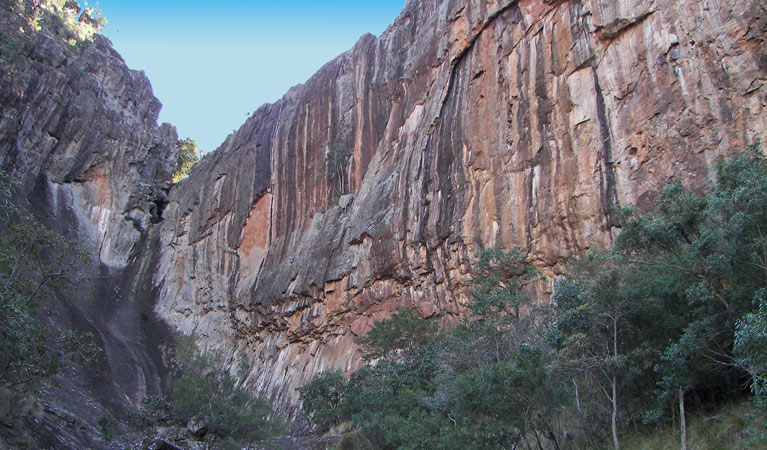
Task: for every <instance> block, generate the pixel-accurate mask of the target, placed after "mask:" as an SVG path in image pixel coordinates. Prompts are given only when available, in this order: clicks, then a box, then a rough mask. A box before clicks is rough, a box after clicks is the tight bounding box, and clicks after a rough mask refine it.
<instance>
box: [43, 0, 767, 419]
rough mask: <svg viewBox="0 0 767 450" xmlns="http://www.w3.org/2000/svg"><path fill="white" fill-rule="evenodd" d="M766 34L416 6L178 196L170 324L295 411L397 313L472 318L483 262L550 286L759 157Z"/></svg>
mask: <svg viewBox="0 0 767 450" xmlns="http://www.w3.org/2000/svg"><path fill="white" fill-rule="evenodd" d="M766 37H767V6H766V4H765V2H764V1H762V0H754V1H746V2H743V1H736V0H705V1H694V2H693V1H690V2H676V1H672V0H519V1H516V0H513V1H511V0H492V1H484V0H482V1H479V0H435V1H432V0H429V1H427V0H412V1H408V3H407V5H406V6H405V8H404V10H403V12H402V13H401V15H400V16H399V17H398V18H397V19H396V20H395V22H394V23H393V24H392V25H391V26H390V27H389V28H388V29H387V30H386V31H385V32H384V33H383V34H382V35H381V36H380V37H377V38H376V37H374V36H370V35H367V36H364V37H362V38H361V39H360V40H359V41H358V42H357V44H356V45H355V46H354V48H352V49H351V50H349V51H348V52H346V53H344V54H342V55H341V56H339V57H337V58H336V59H334V60H333V61H331V62H329V63H328V64H327V65H325V66H324V67H323V68H322V69H321V70H320V71H319V72H318V73H317V74H316V75H314V76H313V77H312V78H311V79H310V80H308V81H307V82H306V84H304V85H300V86H297V87H295V88H293V89H292V90H290V91H289V92H288V93H287V94H286V95H285V96H284V97H283V98H282V99H281V100H279V101H277V102H276V103H274V104H271V105H265V106H263V107H261V108H260V109H259V110H258V111H257V112H256V113H254V114H253V116H252V117H251V118H250V119H248V120H247V122H246V123H245V124H244V125H243V126H242V127H241V128H240V129H239V130H238V131H237V132H236V133H234V134H232V135H231V136H229V137H228V138H227V140H226V141H225V142H224V144H223V145H222V146H221V147H220V148H219V149H218V150H217V151H215V152H213V153H212V154H209V155H207V156H206V157H205V158H204V159H203V161H202V162H200V163H199V164H198V165H197V166H196V168H195V169H194V171H193V172H192V174H191V175H190V177H189V178H188V179H187V180H186V181H183V182H182V183H180V184H179V185H178V186H176V187H174V188H173V189H172V190H171V192H170V195H169V201H170V203H169V205H168V207H167V209H166V212H165V218H166V220H165V221H164V222H163V224H162V231H161V236H160V245H161V247H160V260H159V261H160V262H159V268H158V270H157V272H156V276H155V283H156V286H157V287H158V295H159V296H158V302H157V306H156V311H158V312H159V313H160V315H161V316H162V317H163V318H164V319H165V320H167V321H168V322H169V323H170V324H172V325H173V326H174V327H175V328H177V329H178V330H181V331H182V332H184V333H187V334H191V333H195V334H197V335H198V336H200V337H201V338H202V339H201V341H200V343H201V344H202V345H203V346H204V347H207V348H217V349H220V350H223V351H224V353H225V354H226V355H229V356H230V358H229V361H230V367H231V368H232V370H233V371H234V370H236V368H237V367H239V366H240V364H241V363H242V361H244V362H245V363H246V366H247V367H248V368H247V371H248V372H247V383H248V384H249V385H250V386H252V387H253V388H255V389H264V390H266V391H267V392H268V393H269V394H270V395H271V396H272V397H273V398H275V399H276V400H278V401H279V402H280V404H281V405H282V406H283V407H284V408H289V407H291V406H295V405H296V402H297V393H296V391H295V390H294V389H295V388H296V387H298V386H300V385H301V384H303V383H304V382H306V381H308V380H309V379H310V378H311V377H312V375H313V374H315V373H316V372H318V371H321V370H323V369H327V368H330V367H335V368H339V369H342V370H344V371H346V372H347V373H348V372H349V371H351V370H354V369H356V368H358V367H359V366H360V364H361V360H360V358H359V355H358V353H357V351H356V348H355V344H354V343H353V339H354V337H355V336H357V335H360V334H363V333H365V332H366V331H367V330H368V329H369V328H370V326H371V324H372V322H373V321H375V320H377V319H381V318H383V317H386V316H387V315H388V314H390V313H391V312H392V311H393V310H394V309H395V308H396V307H397V306H400V305H414V306H417V307H418V308H419V309H420V310H421V312H422V313H423V315H424V316H433V315H434V314H437V313H442V316H441V317H443V319H442V320H444V321H451V320H454V319H455V318H456V317H457V316H459V315H460V314H461V313H462V311H463V310H464V308H465V304H466V302H468V301H469V296H468V294H467V282H468V281H469V280H470V273H469V269H470V266H471V262H472V257H473V255H474V254H475V253H476V252H477V250H479V249H481V248H485V247H489V246H504V247H510V246H514V245H523V246H526V247H529V248H530V249H531V252H532V254H533V255H534V257H535V259H536V261H537V263H538V264H539V265H540V266H541V267H542V268H544V269H545V271H546V272H547V273H548V274H550V275H551V274H557V273H558V272H560V271H561V269H562V267H563V263H564V261H565V259H566V258H567V257H568V256H570V255H572V254H574V253H576V252H579V251H581V250H583V249H586V248H589V247H591V246H605V245H608V243H609V242H610V239H611V237H612V236H613V234H614V233H615V231H616V230H615V226H616V225H617V221H616V218H615V208H617V207H619V206H621V205H628V204H634V203H636V204H639V205H640V207H642V206H643V205H647V204H649V201H650V200H651V199H650V197H651V196H652V193H653V192H656V191H657V190H658V189H659V188H661V187H662V186H663V185H664V184H666V183H668V182H669V181H671V180H682V181H683V182H684V183H685V184H687V185H690V186H693V187H696V188H701V187H703V186H704V185H705V184H706V182H707V181H708V180H709V179H710V178H711V177H712V174H713V169H714V166H715V162H716V161H717V160H718V159H720V158H721V157H722V156H723V155H726V154H731V153H736V152H740V151H742V150H743V149H744V148H745V147H746V146H747V145H749V144H751V143H754V142H756V141H757V140H759V139H761V140H762V141H763V142H765V141H767V87H765V83H767V42H765V38H766ZM55 173H67V171H65V170H61V171H58V172H55ZM59 179H61V180H62V181H63V180H65V179H64V178H59ZM116 259H118V260H119V258H116ZM542 289H543V290H545V289H547V287H546V286H542Z"/></svg>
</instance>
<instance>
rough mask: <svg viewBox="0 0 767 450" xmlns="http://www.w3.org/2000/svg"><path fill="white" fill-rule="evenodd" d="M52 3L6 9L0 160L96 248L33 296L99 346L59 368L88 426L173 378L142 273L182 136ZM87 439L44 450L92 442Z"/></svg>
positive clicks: (136, 76) (140, 85) (62, 396)
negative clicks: (81, 362) (98, 351)
mask: <svg viewBox="0 0 767 450" xmlns="http://www.w3.org/2000/svg"><path fill="white" fill-rule="evenodd" d="M22 4H23V8H25V9H24V11H25V13H24V14H21V13H20V11H21V9H20V8H21V6H19V5H22ZM52 5H53V3H47V2H31V1H25V2H15V1H14V2H3V4H2V6H1V7H0V28H1V29H0V31H1V32H2V36H1V37H2V40H1V41H0V50H1V52H0V112H1V114H0V165H1V166H2V170H3V171H4V172H5V173H7V174H9V175H11V176H12V177H13V178H15V179H17V180H19V181H20V182H21V184H20V185H19V186H18V189H17V190H16V193H17V197H18V198H17V200H19V202H20V203H22V206H23V207H24V208H25V209H27V210H29V211H32V212H34V213H35V214H36V215H37V216H38V217H39V218H40V219H41V220H42V221H43V222H45V223H46V224H47V225H49V226H50V227H52V228H53V229H55V230H57V231H59V232H61V233H63V234H65V235H66V236H67V237H69V238H71V239H73V240H76V241H77V242H78V243H79V244H81V248H82V249H83V250H84V251H85V252H86V253H87V254H88V256H89V257H90V258H89V259H88V261H86V262H83V261H80V260H78V259H76V258H74V257H73V260H72V263H73V264H77V266H76V269H77V271H78V272H79V276H78V278H77V279H76V280H73V283H72V285H71V286H68V287H65V288H62V289H58V290H56V292H47V293H46V295H47V296H48V297H50V298H47V299H44V300H45V301H42V302H41V303H43V306H44V308H43V311H42V315H43V320H45V321H46V322H47V323H49V324H51V326H57V327H61V328H64V329H67V328H70V327H74V328H76V329H80V330H83V331H91V332H93V334H94V335H95V336H96V340H97V343H98V344H99V345H100V346H101V347H102V348H103V350H104V352H103V357H102V359H101V360H100V361H99V363H98V364H97V365H96V366H94V367H90V368H79V369H78V371H77V372H67V373H66V374H64V375H63V376H62V377H61V380H59V381H61V388H60V389H58V391H57V393H56V396H57V399H58V400H60V401H61V406H62V407H63V408H66V409H67V410H68V411H69V413H71V414H73V415H74V416H75V417H77V418H78V420H82V421H84V422H88V423H90V424H91V426H92V425H93V424H94V423H95V421H96V418H98V417H99V415H101V414H104V413H106V412H107V409H105V407H109V409H111V410H112V411H113V412H115V413H117V412H118V411H120V410H121V409H122V408H125V407H129V406H131V405H132V404H133V403H134V402H136V401H138V400H140V399H141V398H143V397H144V396H145V395H147V394H148V393H157V392H158V391H159V390H160V389H161V386H162V384H163V383H164V382H167V377H166V374H167V369H165V368H164V366H163V355H162V347H161V344H163V342H165V341H166V340H167V339H166V338H167V336H168V335H169V333H170V330H169V329H168V328H167V327H166V326H165V325H164V324H163V323H162V322H161V321H159V320H157V319H156V318H155V316H154V314H153V311H152V307H153V304H154V293H153V292H152V284H151V272H150V270H149V269H150V267H151V266H152V262H153V258H154V253H153V252H152V249H153V248H155V247H153V246H152V242H153V241H155V240H156V237H157V234H156V233H153V229H155V228H154V226H153V223H156V222H159V221H160V220H161V215H162V210H163V208H164V206H165V204H166V202H167V191H168V189H169V187H170V177H171V173H172V171H173V169H174V165H175V159H176V152H177V150H176V147H175V144H176V140H177V136H176V131H175V129H174V128H173V127H172V126H170V125H167V124H165V125H162V126H158V125H157V116H158V113H159V110H160V107H161V105H160V103H159V101H158V100H157V99H156V98H155V97H154V96H153V94H152V90H151V86H150V84H149V81H148V80H147V78H146V77H145V76H144V74H143V73H142V72H137V71H132V70H129V69H128V68H127V67H126V65H125V62H124V61H123V59H122V58H121V57H120V55H118V54H117V52H115V50H114V49H113V48H112V46H111V43H110V42H109V41H108V40H107V39H106V38H103V37H101V36H99V35H93V36H90V34H89V33H85V31H87V30H88V29H89V27H91V26H90V25H88V24H86V25H82V15H81V16H79V17H80V19H81V21H80V22H81V23H80V25H73V24H77V19H78V15H77V14H78V13H79V8H77V4H76V2H66V6H64V10H63V11H55V10H54V9H51V8H54V7H53V6H52ZM91 20H92V19H91ZM37 28H39V30H38V29H37ZM91 28H92V27H91ZM148 274H149V277H147V275H148ZM147 279H148V280H149V282H148V283H145V281H147ZM75 281H76V282H75ZM56 297H59V299H58V301H57V300H56ZM64 299H72V300H73V301H72V302H71V303H69V302H65V301H62V300H64ZM49 416H51V415H50V414H49ZM51 417H53V416H51ZM35 420H37V419H35ZM41 420H42V419H41ZM51 423H52V424H55V423H56V421H55V420H53V418H52V419H51ZM53 426H54V425H51V427H53ZM48 428H50V427H48ZM48 428H45V430H47V429H48ZM72 428H73V429H74V428H77V429H78V430H79V429H82V427H79V426H78V427H72ZM51 429H52V428H51ZM45 433H46V432H44V431H43V430H42V429H41V430H40V436H42V435H43V434H45ZM67 433H68V432H67ZM73 433H75V435H76V434H77V430H75V431H73ZM48 434H49V435H50V436H53V437H51V439H53V438H56V439H58V437H55V436H56V433H53V432H51V433H48ZM32 435H33V436H34V435H35V433H34V432H33V433H32ZM40 436H38V437H40ZM50 436H49V437H50ZM60 436H65V433H63V432H62V433H60ZM66 436H69V435H68V434H66ZM73 436H74V435H73ZM83 436H85V435H84V434H83V433H80V438H82V439H85V440H81V441H80V443H79V444H78V443H77V442H74V443H72V442H69V441H67V442H66V443H64V442H63V441H62V442H61V443H59V444H56V445H53V444H49V443H46V442H47V441H45V442H44V441H39V442H38V444H39V445H40V447H38V448H49V446H50V445H53V446H54V447H56V448H93V446H92V443H91V441H89V440H88V439H92V438H93V436H90V437H88V436H85V437H83ZM40 439H42V437H40ZM72 439H75V440H76V439H78V438H77V436H74V437H72ZM0 440H1V439H0ZM33 446H34V445H33ZM51 448H52V447H51Z"/></svg>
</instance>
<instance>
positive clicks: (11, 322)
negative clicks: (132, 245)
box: [0, 178, 100, 412]
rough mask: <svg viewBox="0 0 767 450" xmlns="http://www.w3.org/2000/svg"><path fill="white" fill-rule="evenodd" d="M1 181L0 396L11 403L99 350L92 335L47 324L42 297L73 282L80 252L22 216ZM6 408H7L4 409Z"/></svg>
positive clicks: (32, 393) (7, 186)
mask: <svg viewBox="0 0 767 450" xmlns="http://www.w3.org/2000/svg"><path fill="white" fill-rule="evenodd" d="M11 197H12V188H11V186H10V184H9V183H8V181H7V180H6V179H5V178H2V179H0V380H2V381H0V399H2V401H3V403H5V404H6V405H9V406H11V408H10V409H13V408H14V407H13V405H14V404H16V403H17V402H19V401H20V400H22V399H23V398H25V397H28V396H31V397H32V398H37V397H38V396H39V395H40V388H41V386H42V384H43V382H44V381H45V380H46V379H48V378H49V377H51V376H52V375H55V374H58V373H61V372H62V371H63V370H64V369H65V368H67V367H69V365H70V364H71V363H72V362H73V361H75V360H81V361H85V362H90V361H93V360H95V359H96V357H97V356H98V355H99V352H100V349H99V348H98V346H96V345H95V344H94V343H93V341H92V338H93V336H92V335H91V334H90V333H80V332H77V331H72V330H58V329H50V328H47V327H45V326H44V325H43V324H41V323H40V321H39V320H38V318H37V314H38V312H37V310H38V307H39V300H40V297H41V296H42V295H43V294H47V293H50V290H51V289H53V288H57V287H61V286H63V285H64V284H65V283H67V282H70V281H71V279H72V273H71V272H70V270H71V268H72V267H73V265H72V264H71V262H70V261H69V260H67V259H66V258H70V257H72V255H78V254H79V252H77V250H76V249H75V248H74V246H73V244H71V243H70V242H68V241H66V240H65V239H64V238H63V237H62V236H60V235H58V234H57V233H55V232H53V231H51V230H50V229H48V228H46V227H44V226H43V225H41V224H40V223H39V222H38V221H37V220H36V219H35V218H34V217H32V216H29V215H24V214H22V213H21V211H20V210H19V208H18V207H17V206H16V205H15V204H14V203H13V202H12V200H11ZM6 412H8V411H6Z"/></svg>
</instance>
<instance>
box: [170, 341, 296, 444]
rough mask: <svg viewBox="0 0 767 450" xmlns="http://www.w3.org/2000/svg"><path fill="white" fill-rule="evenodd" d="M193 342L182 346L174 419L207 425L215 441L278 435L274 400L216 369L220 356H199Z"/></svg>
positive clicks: (242, 440)
mask: <svg viewBox="0 0 767 450" xmlns="http://www.w3.org/2000/svg"><path fill="white" fill-rule="evenodd" d="M193 348H194V346H193V344H192V343H191V342H186V343H184V345H181V346H180V351H181V354H180V357H179V362H180V363H181V376H180V377H179V378H177V379H176V380H174V381H173V394H172V395H171V405H172V406H171V410H172V415H173V418H174V420H175V421H176V422H177V423H179V424H181V425H184V424H187V423H188V422H189V421H191V420H194V421H197V422H201V423H203V424H204V426H205V428H207V433H208V434H209V435H210V436H211V441H214V442H215V441H216V440H217V439H230V440H233V441H236V442H245V443H249V442H253V441H258V440H261V439H264V438H267V437H269V436H272V435H274V434H275V433H276V432H277V431H279V429H280V426H281V424H280V423H279V422H278V421H276V420H271V419H270V416H271V415H273V411H272V405H271V403H270V402H269V401H268V400H266V399H264V398H263V397H260V396H257V395H253V394H251V393H250V392H248V391H247V390H246V389H245V388H243V387H241V386H237V384H236V382H235V380H234V379H232V377H231V376H230V375H229V374H228V373H226V372H222V371H220V370H217V369H216V368H215V364H214V361H215V360H216V356H215V355H212V354H203V355H195V354H194V352H193Z"/></svg>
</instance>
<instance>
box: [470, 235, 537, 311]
mask: <svg viewBox="0 0 767 450" xmlns="http://www.w3.org/2000/svg"><path fill="white" fill-rule="evenodd" d="M538 277H539V273H538V270H537V269H536V268H535V267H534V266H533V265H532V264H529V263H528V262H527V252H526V251H525V250H524V249H523V248H521V247H515V248H512V249H511V250H508V251H505V250H503V249H501V248H497V247H494V248H490V249H487V250H484V251H482V252H481V253H480V255H479V260H478V261H477V263H476V264H475V266H474V279H473V280H472V288H473V289H472V295H473V296H474V298H475V300H474V303H472V305H471V309H472V313H474V314H475V315H476V316H479V317H482V318H490V317H499V316H511V317H514V318H517V319H518V318H519V317H520V309H521V308H522V306H523V305H526V304H527V303H528V302H529V296H528V295H527V293H526V292H525V287H526V286H527V285H529V284H530V283H532V282H533V281H535V280H537V279H538Z"/></svg>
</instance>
